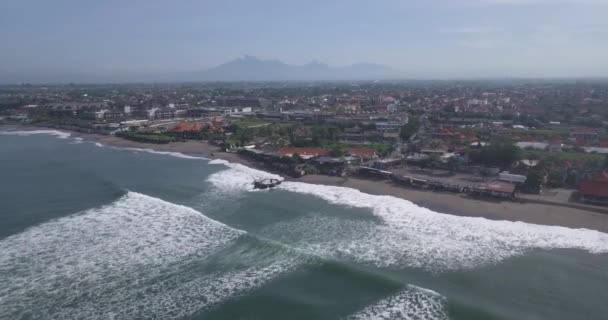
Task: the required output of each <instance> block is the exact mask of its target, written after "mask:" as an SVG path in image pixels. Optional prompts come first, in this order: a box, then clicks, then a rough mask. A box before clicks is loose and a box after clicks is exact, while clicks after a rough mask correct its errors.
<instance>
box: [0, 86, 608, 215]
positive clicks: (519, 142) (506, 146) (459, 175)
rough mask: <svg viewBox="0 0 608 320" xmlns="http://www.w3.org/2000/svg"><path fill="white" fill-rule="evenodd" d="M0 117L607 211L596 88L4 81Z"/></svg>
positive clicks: (601, 89) (600, 90) (282, 167)
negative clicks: (12, 83) (192, 143)
mask: <svg viewBox="0 0 608 320" xmlns="http://www.w3.org/2000/svg"><path fill="white" fill-rule="evenodd" d="M0 122H1V123H4V124H17V125H25V126H42V127H50V128H57V129H64V130H70V131H77V132H81V133H95V134H103V135H114V136H116V137H120V138H123V139H127V140H132V141H137V142H142V143H151V144H168V143H179V142H181V141H201V142H203V141H204V142H205V143H209V144H211V145H213V146H216V147H217V150H221V152H229V153H235V154H238V155H239V156H241V157H244V158H247V159H250V161H252V162H255V163H257V164H258V165H259V166H261V167H264V169H265V170H268V171H272V172H278V173H281V174H284V175H286V176H291V177H301V176H304V175H310V174H321V175H330V176H339V177H344V176H350V175H357V176H364V177H368V178H371V179H385V180H390V181H392V182H393V183H395V184H398V185H403V186H405V187H408V188H417V189H422V190H429V191H435V192H453V193H461V194H464V195H466V196H470V197H476V198H482V199H483V198H488V199H504V200H509V201H511V200H515V201H517V200H520V201H532V202H542V203H550V204H551V203H554V204H556V205H565V206H579V207H580V206H583V207H585V208H590V209H592V210H598V211H602V210H605V209H604V208H602V207H601V206H605V205H608V171H606V172H605V171H604V170H605V169H608V168H607V167H608V158H607V156H608V134H607V132H606V127H607V126H608V82H606V81H600V80H587V81H574V80H572V81H558V80H555V81H549V80H546V81H541V80H538V81H531V80H527V81H523V80H521V81H517V80H512V81H508V80H503V81H487V82H482V81H401V82H389V81H383V82H378V81H376V82H318V83H315V82H311V83H304V82H302V83H299V82H285V83H278V82H277V83H193V84H164V85H161V84H154V85H153V84H141V85H135V84H132V85H53V86H33V85H27V84H24V85H16V86H4V87H0ZM218 152H219V151H218Z"/></svg>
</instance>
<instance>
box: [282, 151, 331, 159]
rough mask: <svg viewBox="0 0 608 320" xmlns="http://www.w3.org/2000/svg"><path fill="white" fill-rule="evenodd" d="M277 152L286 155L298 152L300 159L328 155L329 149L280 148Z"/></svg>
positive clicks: (289, 155) (290, 155)
mask: <svg viewBox="0 0 608 320" xmlns="http://www.w3.org/2000/svg"><path fill="white" fill-rule="evenodd" d="M278 153H279V154H280V155H282V156H287V157H293V155H294V154H298V155H299V156H300V157H301V158H302V159H310V158H314V157H326V156H329V151H328V150H325V149H322V148H281V149H279V151H278Z"/></svg>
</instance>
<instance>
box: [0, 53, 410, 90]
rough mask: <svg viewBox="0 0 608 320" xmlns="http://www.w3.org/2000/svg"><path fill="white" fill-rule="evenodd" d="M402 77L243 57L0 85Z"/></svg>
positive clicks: (366, 66) (358, 67)
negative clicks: (157, 70) (206, 65)
mask: <svg viewBox="0 0 608 320" xmlns="http://www.w3.org/2000/svg"><path fill="white" fill-rule="evenodd" d="M402 77H403V74H402V73H401V72H400V71H398V70H395V69H392V68H390V67H387V66H382V65H378V64H373V63H356V64H352V65H348V66H339V67H333V66H329V65H327V64H325V63H321V62H318V61H313V62H310V63H307V64H305V65H290V64H286V63H284V62H281V61H279V60H263V59H258V58H256V57H253V56H244V57H241V58H238V59H234V60H232V61H229V62H226V63H224V64H221V65H219V66H216V67H213V68H210V69H207V70H202V71H186V72H172V73H164V74H136V73H112V74H109V73H105V74H93V73H88V74H87V73H82V74H77V73H51V72H46V73H45V72H32V71H30V72H27V73H13V74H11V73H8V72H0V84H11V83H12V84H14V83H33V84H51V83H129V82H131V83H133V82H198V81H290V80H293V81H314V80H379V79H394V78H402Z"/></svg>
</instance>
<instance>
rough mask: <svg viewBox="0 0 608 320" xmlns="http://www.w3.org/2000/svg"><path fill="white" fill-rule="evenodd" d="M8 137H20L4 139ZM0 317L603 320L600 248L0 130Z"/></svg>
mask: <svg viewBox="0 0 608 320" xmlns="http://www.w3.org/2000/svg"><path fill="white" fill-rule="evenodd" d="M9 131H10V130H9ZM0 176H1V177H2V184H1V186H0V201H1V203H2V205H1V207H0V253H1V255H0V283H2V286H0V319H53V318H55V319H73V318H82V319H142V318H157V319H175V318H179V319H182V318H186V319H606V314H608V305H607V304H606V301H608V290H606V288H608V254H607V252H608V235H606V234H603V233H599V232H595V231H591V230H573V229H567V228H558V227H547V226H537V225H529V224H524V223H512V222H500V221H489V220H485V219H478V218H465V217H455V216H450V215H444V214H440V213H436V212H432V211H430V210H427V209H424V208H420V207H417V206H415V205H414V204H412V203H410V202H408V201H404V200H399V199H395V198H391V197H378V196H370V195H365V194H362V193H359V192H357V191H355V190H351V189H344V188H339V187H324V186H313V185H307V184H303V183H297V182H285V183H283V184H282V185H281V187H280V188H279V189H276V190H271V191H261V192H260V191H253V190H251V183H250V182H251V180H252V179H254V178H255V177H263V176H270V175H269V174H267V173H264V172H260V171H256V170H252V169H249V168H246V167H243V166H240V165H235V164H225V163H222V162H221V161H217V160H215V161H211V162H210V161H209V160H206V159H202V158H196V157H188V156H184V155H180V154H159V153H152V152H150V151H146V150H137V149H116V148H111V147H107V146H99V145H95V144H94V143H90V142H83V141H79V140H78V139H74V138H73V137H70V136H68V135H67V134H63V135H60V134H58V133H53V132H40V133H38V134H29V133H28V134H26V133H20V134H19V133H15V132H7V130H4V131H3V133H2V134H0Z"/></svg>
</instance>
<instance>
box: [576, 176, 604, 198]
mask: <svg viewBox="0 0 608 320" xmlns="http://www.w3.org/2000/svg"><path fill="white" fill-rule="evenodd" d="M578 193H579V196H580V200H581V201H582V202H586V203H590V204H600V205H608V172H606V171H604V172H602V173H600V174H597V175H595V176H593V177H592V178H591V179H589V180H586V181H583V182H581V183H580V185H579V187H578Z"/></svg>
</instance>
